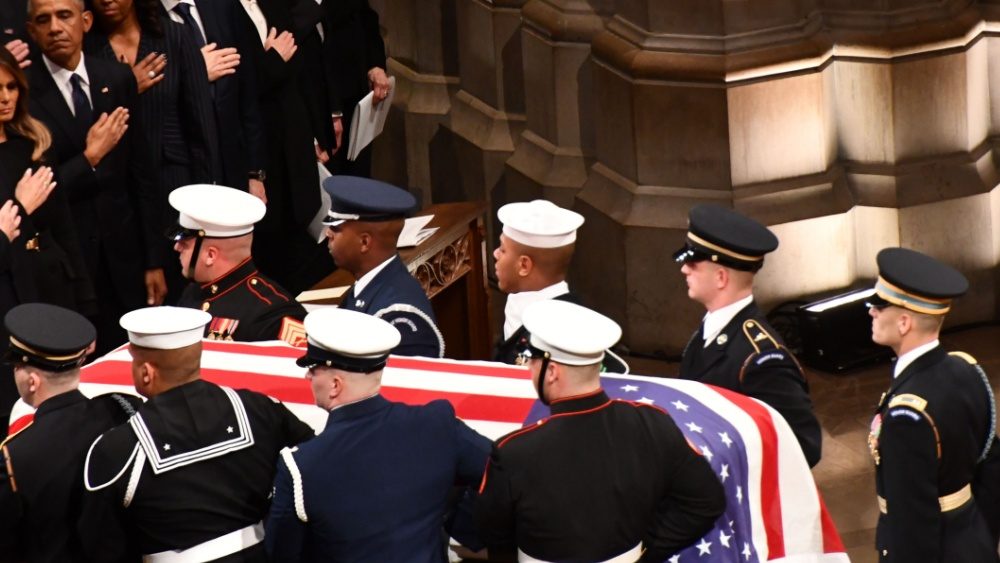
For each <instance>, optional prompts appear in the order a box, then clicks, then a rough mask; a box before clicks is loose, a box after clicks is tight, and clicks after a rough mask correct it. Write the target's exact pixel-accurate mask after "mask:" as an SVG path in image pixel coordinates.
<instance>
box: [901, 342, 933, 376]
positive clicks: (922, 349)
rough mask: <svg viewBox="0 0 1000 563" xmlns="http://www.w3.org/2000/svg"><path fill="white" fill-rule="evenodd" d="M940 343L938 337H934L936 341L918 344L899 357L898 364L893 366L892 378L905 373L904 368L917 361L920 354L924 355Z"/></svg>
mask: <svg viewBox="0 0 1000 563" xmlns="http://www.w3.org/2000/svg"><path fill="white" fill-rule="evenodd" d="M938 344H940V342H939V341H938V340H937V339H934V341H932V342H928V343H927V344H924V345H922V346H917V347H916V348H914V349H913V350H910V351H909V352H907V353H905V354H903V355H902V356H900V357H899V359H897V360H896V366H895V367H894V368H892V378H893V379H896V378H897V377H899V374H901V373H903V370H904V369H906V368H908V367H910V364H912V363H913V362H915V361H916V360H917V358H919V357H920V356H923V355H924V354H926V353H927V352H930V351H931V350H933V349H934V348H937V346H938Z"/></svg>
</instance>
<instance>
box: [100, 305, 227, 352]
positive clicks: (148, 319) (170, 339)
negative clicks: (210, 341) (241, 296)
mask: <svg viewBox="0 0 1000 563" xmlns="http://www.w3.org/2000/svg"><path fill="white" fill-rule="evenodd" d="M211 320H212V315H209V314H208V313H206V312H205V311H202V310H200V309H190V308H188V307H146V308H143V309H136V310H135V311H131V312H129V313H125V315H123V316H122V318H121V321H120V324H121V327H122V328H124V329H125V330H127V331H128V340H129V342H131V343H132V344H135V345H136V346H142V347H144V348H154V349H157V350H176V349H178V348H184V347H185V346H190V345H192V344H194V343H195V342H200V341H201V337H202V335H204V334H205V325H207V324H208V322H209V321H211Z"/></svg>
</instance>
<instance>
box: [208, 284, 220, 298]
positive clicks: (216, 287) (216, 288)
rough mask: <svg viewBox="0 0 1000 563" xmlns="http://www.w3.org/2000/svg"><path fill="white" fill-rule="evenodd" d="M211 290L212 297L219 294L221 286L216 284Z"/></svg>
mask: <svg viewBox="0 0 1000 563" xmlns="http://www.w3.org/2000/svg"><path fill="white" fill-rule="evenodd" d="M210 289H211V290H212V295H215V294H216V293H218V292H219V286H217V285H215V284H212V287H211V288H210Z"/></svg>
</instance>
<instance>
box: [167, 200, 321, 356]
mask: <svg viewBox="0 0 1000 563" xmlns="http://www.w3.org/2000/svg"><path fill="white" fill-rule="evenodd" d="M169 201H170V205H171V206H172V207H173V208H174V209H176V210H177V211H178V213H179V214H180V216H179V218H178V221H177V223H178V224H177V228H176V229H175V230H174V231H173V232H172V233H171V238H173V240H174V241H175V242H174V250H176V251H177V253H178V254H179V255H180V256H179V259H180V261H181V271H182V274H183V275H184V277H186V278H188V279H189V280H191V281H192V283H191V284H190V285H188V287H187V288H186V289H185V290H184V293H183V294H182V295H181V297H180V300H179V301H178V303H177V304H178V305H179V306H181V307H191V308H194V309H201V310H202V311H207V312H208V313H210V314H211V315H212V321H211V322H210V323H209V324H208V327H207V328H206V329H205V337H206V338H208V339H210V340H239V341H244V342H252V341H260V340H284V341H285V342H288V343H289V344H291V345H293V346H302V345H305V329H304V328H303V326H302V319H303V318H305V316H306V311H305V309H303V308H302V305H300V304H299V302H298V301H296V300H295V299H294V297H292V296H291V295H289V294H288V292H287V291H285V290H284V289H283V288H282V287H281V286H280V285H278V283H277V282H275V281H274V280H272V279H271V278H269V277H267V276H265V275H263V274H261V273H260V272H259V271H258V270H257V267H256V266H255V265H254V262H253V257H252V256H251V247H252V245H253V226H254V223H256V222H258V221H260V220H261V218H262V217H264V213H265V211H266V209H265V205H264V203H263V202H262V201H261V200H260V199H258V198H257V197H254V196H252V195H250V194H249V193H247V192H243V191H240V190H237V189H233V188H227V187H224V186H213V185H205V184H195V185H190V186H183V187H180V188H177V189H176V190H174V191H172V192H170V198H169Z"/></svg>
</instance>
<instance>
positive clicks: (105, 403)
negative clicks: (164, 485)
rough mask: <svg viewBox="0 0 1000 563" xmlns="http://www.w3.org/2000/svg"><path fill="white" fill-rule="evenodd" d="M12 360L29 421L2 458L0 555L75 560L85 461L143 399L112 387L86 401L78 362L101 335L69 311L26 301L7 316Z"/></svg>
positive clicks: (10, 440)
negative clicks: (30, 415)
mask: <svg viewBox="0 0 1000 563" xmlns="http://www.w3.org/2000/svg"><path fill="white" fill-rule="evenodd" d="M4 325H5V327H6V329H7V331H8V332H9V333H10V342H9V343H8V346H9V348H8V350H7V354H6V358H5V359H6V361H7V362H9V363H11V364H13V365H14V380H15V382H16V383H17V388H18V391H19V392H20V394H21V398H22V399H24V401H25V402H26V403H27V404H28V405H30V406H32V407H34V408H36V409H37V410H36V411H35V413H34V418H33V420H32V422H31V423H29V424H28V426H25V427H24V428H23V429H22V430H21V431H19V432H17V433H16V434H14V435H12V436H11V437H10V438H8V439H7V440H6V441H4V443H3V447H2V458H3V459H2V460H0V550H2V551H0V553H3V555H2V556H0V558H2V559H3V560H4V561H37V562H51V563H56V562H60V563H63V562H74V561H82V560H83V559H82V558H81V557H80V554H79V553H78V550H77V548H78V546H79V539H78V537H77V534H76V522H77V520H78V519H79V517H80V510H81V505H80V492H81V491H82V489H83V482H82V480H81V476H82V475H83V459H84V457H85V456H86V454H87V448H88V447H90V444H91V442H93V441H94V438H96V437H97V436H99V435H100V434H101V433H102V432H104V431H106V430H108V429H109V428H112V427H114V426H117V425H118V424H121V423H123V422H125V420H127V419H128V417H129V416H131V415H132V414H134V413H135V410H136V409H138V408H139V405H140V404H141V403H142V401H141V400H140V399H139V397H136V396H134V395H125V394H121V393H112V394H108V395H101V396H98V397H94V398H93V399H87V397H85V396H84V395H83V393H80V391H79V390H78V389H77V387H78V386H79V384H80V366H81V365H82V364H83V362H84V360H85V359H86V357H87V350H88V348H89V346H90V345H91V344H93V342H94V338H95V337H96V335H97V333H96V331H95V330H94V325H92V324H90V322H89V321H87V319H85V318H83V317H82V316H80V315H79V314H77V313H74V312H72V311H70V310H68V309H63V308H61V307H56V306H55V305H47V304H42V303H27V304H24V305H19V306H17V307H15V308H14V309H11V311H10V312H8V313H7V316H6V317H5V319H4Z"/></svg>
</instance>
